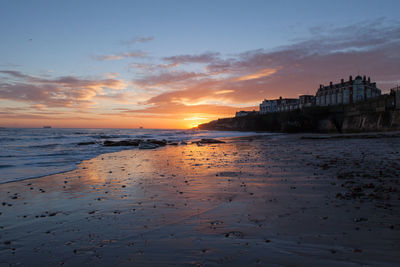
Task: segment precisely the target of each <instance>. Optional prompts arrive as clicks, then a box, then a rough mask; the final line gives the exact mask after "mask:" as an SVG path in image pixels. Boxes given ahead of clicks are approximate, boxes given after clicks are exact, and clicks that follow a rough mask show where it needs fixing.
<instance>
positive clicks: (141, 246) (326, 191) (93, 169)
mask: <svg viewBox="0 0 400 267" xmlns="http://www.w3.org/2000/svg"><path fill="white" fill-rule="evenodd" d="M338 142H341V143H340V145H339V146H338V144H339V143H338ZM387 142H389V143H390V144H388V143H387ZM398 142H399V141H398V140H378V141H377V143H376V144H373V145H371V146H368V147H366V146H362V145H361V144H360V143H359V141H357V140H339V141H337V140H336V141H327V140H313V141H310V140H302V139H300V138H299V136H280V135H278V136H269V137H259V138H254V139H251V140H249V139H235V140H231V141H229V142H227V143H224V144H209V145H200V146H199V145H197V144H190V145H181V146H169V147H164V148H159V149H156V150H127V151H122V152H118V153H110V154H104V155H101V156H99V157H97V158H95V159H92V160H88V161H84V162H82V163H81V164H80V165H79V168H78V169H77V170H74V171H71V172H68V173H64V174H58V175H53V176H48V177H44V178H41V179H34V180H29V181H23V182H17V183H9V184H3V185H0V186H1V190H2V192H5V193H4V194H2V196H1V201H2V202H3V203H4V204H3V205H2V206H1V215H0V219H1V225H0V227H2V235H1V242H2V243H1V245H0V253H1V254H0V256H1V259H2V260H3V262H6V263H10V264H18V263H22V264H26V263H29V262H35V263H41V264H51V265H58V264H61V265H64V264H66V265H68V264H69V265H76V264H94V265H107V266H108V265H115V264H119V265H131V264H133V263H135V264H143V265H144V264H152V265H166V264H170V265H171V264H178V265H186V264H198V265H207V264H212V265H215V264H228V265H252V264H255V265H256V264H260V263H261V264H289V265H290V264H295V263H297V262H299V261H305V262H309V263H311V262H312V263H317V264H318V263H319V264H329V263H330V264H336V263H338V262H342V261H345V260H346V261H349V260H350V261H352V262H357V263H368V262H370V261H371V260H373V261H375V262H380V263H394V262H395V261H396V258H395V252H396V251H398V249H399V245H398V243H397V245H396V243H395V241H396V240H398V237H399V233H398V231H399V230H398V229H397V226H396V227H393V228H389V227H387V225H382V224H381V223H380V220H381V217H384V218H385V221H386V222H387V223H388V224H393V225H395V222H396V221H398V219H399V218H398V214H399V213H393V212H388V211H387V210H385V209H382V208H379V206H377V205H376V204H377V202H376V201H375V200H371V201H363V202H362V204H360V203H361V202H360V199H354V200H353V199H352V200H342V199H338V198H337V197H336V196H337V193H338V191H342V190H343V187H342V186H340V185H339V182H338V179H337V178H336V171H338V170H339V171H343V170H344V169H346V168H349V166H347V165H345V164H342V165H338V166H333V164H330V165H329V164H328V165H325V164H327V163H325V162H328V163H329V162H338V160H337V159H336V161H334V160H335V158H336V157H337V155H344V157H347V161H346V162H351V161H354V160H358V159H359V158H360V154H358V153H363V154H362V155H365V156H363V162H361V163H359V164H361V165H359V166H361V167H360V168H361V170H362V169H363V168H364V169H365V170H366V171H369V170H368V169H367V167H366V166H370V167H371V168H372V167H373V165H372V164H371V162H372V161H373V159H374V158H376V157H377V156H378V155H380V154H381V153H382V151H385V153H387V155H389V154H390V153H392V154H390V155H392V157H386V158H382V163H380V168H383V169H384V170H386V172H388V173H390V172H391V174H390V175H391V176H393V177H395V175H398V171H397V172H396V170H392V169H391V168H392V167H391V166H392V165H393V162H394V161H395V159H396V157H397V158H398V151H396V150H395V148H394V147H396V145H398ZM385 144H386V145H385ZM355 147H358V148H359V149H358V150H357V151H356V150H355V149H354V148H355ZM360 147H362V149H360ZM327 151H328V152H327ZM360 151H361V152H360ZM363 164H364V165H363ZM319 166H322V168H321V167H319ZM326 166H328V167H326ZM350 168H352V167H351V166H350ZM385 168H386V169H385ZM388 181H390V180H388ZM388 181H387V182H388ZM388 194H389V193H388ZM390 194H392V195H393V196H392V198H391V199H389V200H385V201H386V202H387V203H386V202H385V203H386V204H390V205H391V208H392V209H397V208H398V202H399V201H398V198H396V197H395V196H394V195H395V194H398V193H396V192H391V193H390ZM9 205H11V206H9ZM355 207H357V208H355ZM372 214H373V215H372ZM366 217H368V220H365V218H366ZM354 218H363V220H358V221H357V222H355V221H354ZM355 227H357V228H358V229H356V228H355ZM366 233H368V236H370V237H371V239H370V240H369V239H368V240H365V235H366ZM360 240H364V241H363V243H362V244H361V243H360ZM379 240H381V241H379ZM388 244H390V245H388ZM381 248H382V249H381ZM359 251H362V252H363V253H361V252H359ZM49 255H50V256H49Z"/></svg>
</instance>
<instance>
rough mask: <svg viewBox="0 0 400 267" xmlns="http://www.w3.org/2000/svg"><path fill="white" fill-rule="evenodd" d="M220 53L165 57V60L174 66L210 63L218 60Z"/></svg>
mask: <svg viewBox="0 0 400 267" xmlns="http://www.w3.org/2000/svg"><path fill="white" fill-rule="evenodd" d="M219 56H220V53H214V52H206V53H203V54H200V55H179V56H172V57H164V58H163V60H164V61H166V62H169V63H172V64H187V63H210V62H213V61H215V60H218V59H219Z"/></svg>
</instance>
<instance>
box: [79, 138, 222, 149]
mask: <svg viewBox="0 0 400 267" xmlns="http://www.w3.org/2000/svg"><path fill="white" fill-rule="evenodd" d="M221 143H225V142H224V141H221V140H217V139H213V138H202V139H200V140H195V141H191V142H190V144H197V145H204V144H221ZM94 144H102V145H103V146H133V147H138V148H139V149H154V148H158V147H163V146H167V145H171V146H177V145H187V144H188V143H187V142H185V141H178V142H174V141H167V140H165V139H162V140H158V139H125V140H119V141H112V140H106V141H104V142H102V143H101V142H100V143H96V142H81V143H78V144H77V145H78V146H86V145H94Z"/></svg>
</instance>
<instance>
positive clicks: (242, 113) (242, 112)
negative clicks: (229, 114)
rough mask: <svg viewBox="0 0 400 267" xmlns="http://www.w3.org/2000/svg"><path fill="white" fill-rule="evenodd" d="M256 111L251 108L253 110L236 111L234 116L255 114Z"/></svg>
mask: <svg viewBox="0 0 400 267" xmlns="http://www.w3.org/2000/svg"><path fill="white" fill-rule="evenodd" d="M257 114H258V112H257V111H255V110H253V111H243V110H242V111H238V112H236V115H235V117H244V116H248V115H257Z"/></svg>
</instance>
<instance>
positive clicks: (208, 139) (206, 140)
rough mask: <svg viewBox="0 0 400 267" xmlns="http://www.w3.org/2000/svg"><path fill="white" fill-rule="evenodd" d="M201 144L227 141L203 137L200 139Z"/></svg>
mask: <svg viewBox="0 0 400 267" xmlns="http://www.w3.org/2000/svg"><path fill="white" fill-rule="evenodd" d="M199 143H201V144H223V143H225V142H224V141H221V140H217V139H211V138H203V139H201V140H200V141H199Z"/></svg>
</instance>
